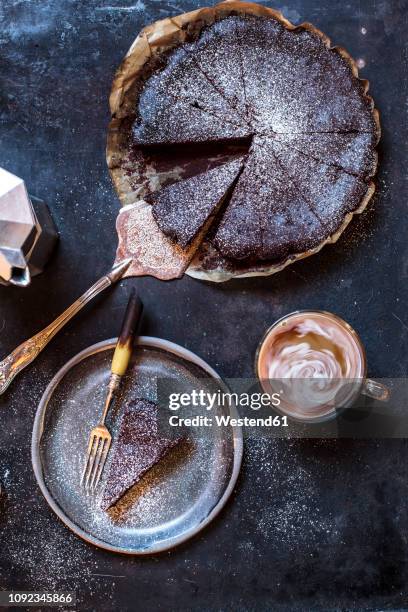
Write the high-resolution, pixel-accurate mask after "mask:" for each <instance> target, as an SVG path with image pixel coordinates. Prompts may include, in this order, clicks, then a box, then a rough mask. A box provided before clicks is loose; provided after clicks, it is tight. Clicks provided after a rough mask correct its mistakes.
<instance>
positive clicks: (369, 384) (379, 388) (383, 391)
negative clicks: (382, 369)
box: [361, 378, 390, 402]
mask: <svg viewBox="0 0 408 612" xmlns="http://www.w3.org/2000/svg"><path fill="white" fill-rule="evenodd" d="M361 393H363V394H364V395H367V396H368V397H372V398H373V399H375V400H379V401H380V402H387V401H388V400H389V398H390V390H389V389H388V388H387V387H386V386H385V385H383V384H381V383H379V382H377V381H376V380H372V379H371V378H366V379H365V381H364V383H363V387H362V389H361Z"/></svg>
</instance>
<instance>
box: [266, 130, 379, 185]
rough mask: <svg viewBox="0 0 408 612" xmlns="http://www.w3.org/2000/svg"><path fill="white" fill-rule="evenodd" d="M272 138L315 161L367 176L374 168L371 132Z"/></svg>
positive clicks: (373, 139) (371, 174) (370, 175)
mask: <svg viewBox="0 0 408 612" xmlns="http://www.w3.org/2000/svg"><path fill="white" fill-rule="evenodd" d="M274 138H275V140H278V141H279V142H281V143H282V144H284V145H286V146H288V147H289V148H292V149H295V150H296V151H299V152H300V153H304V154H305V155H307V156H308V157H312V158H313V159H315V160H316V161H320V162H323V163H326V164H329V165H333V166H338V167H339V168H341V169H342V170H344V172H347V173H349V174H355V175H356V176H359V177H360V178H362V179H365V180H367V179H370V178H371V177H372V176H373V175H374V174H375V170H376V167H377V153H376V151H375V145H376V136H375V134H374V133H368V132H366V133H357V132H351V133H345V134H337V133H332V134H324V133H320V134H275V135H274Z"/></svg>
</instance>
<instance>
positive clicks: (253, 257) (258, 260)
mask: <svg viewBox="0 0 408 612" xmlns="http://www.w3.org/2000/svg"><path fill="white" fill-rule="evenodd" d="M367 89H368V83H367V82H366V81H362V80H360V79H359V78H358V73H357V68H356V66H355V64H354V62H353V60H352V59H351V58H350V57H349V56H348V54H347V53H346V52H345V51H344V50H342V49H340V48H336V47H335V48H333V47H331V46H330V41H329V39H328V38H327V37H326V36H325V35H323V34H322V33H321V32H319V31H318V30H317V29H316V28H314V27H313V26H311V25H310V24H302V25H301V26H298V27H295V26H293V25H292V24H290V23H289V22H288V21H286V20H285V19H284V18H283V17H282V15H280V14H279V13H277V12H275V11H273V10H271V9H266V8H264V7H261V6H259V5H255V4H248V3H237V2H227V3H222V4H220V5H217V6H216V7H214V8H211V9H201V10H198V11H194V12H193V13H190V14H185V15H182V16H179V17H178V18H173V19H171V20H164V21H163V22H158V23H157V24H154V25H153V26H150V27H148V28H146V29H145V30H143V31H142V33H141V34H140V36H139V37H138V39H136V41H135V43H134V45H133V47H132V48H131V50H130V52H129V54H128V56H127V58H126V59H125V61H124V63H123V64H122V66H121V68H120V70H119V72H118V74H117V76H116V79H115V82H114V87H113V91H112V96H111V108H112V115H113V119H112V123H111V126H110V131H109V138H108V164H109V167H110V170H111V173H112V176H113V179H114V182H115V185H116V188H117V190H118V193H119V196H120V198H121V201H122V204H132V203H134V202H136V201H137V200H141V199H143V200H145V202H147V203H149V204H150V205H151V206H152V214H153V217H154V220H155V222H156V223H157V225H158V227H159V228H160V230H161V231H162V232H163V233H164V234H165V235H166V236H167V237H169V239H170V240H171V241H173V242H174V244H175V246H177V247H179V248H188V247H189V246H190V247H191V244H193V243H192V241H193V240H195V242H194V245H195V246H194V249H191V248H190V251H191V250H192V251H194V252H192V253H191V257H192V261H190V263H189V267H188V268H187V273H189V274H191V275H193V276H197V277H200V278H207V279H210V280H226V279H228V278H231V277H232V276H248V275H253V274H270V273H272V272H274V271H277V270H279V269H281V268H282V267H284V266H285V265H287V264H288V263H291V262H293V261H295V260H296V259H299V258H300V257H305V256H307V255H310V254H313V253H315V252H317V251H318V250H319V249H320V248H321V247H322V246H323V245H324V244H326V243H327V242H334V241H335V240H337V238H338V237H339V235H340V234H341V233H342V231H343V230H344V229H345V227H346V225H347V224H348V223H349V221H350V220H351V218H352V216H353V214H354V213H357V212H361V211H362V210H363V209H364V208H365V206H366V204H367V202H368V200H369V198H370V197H371V195H372V193H373V192H374V185H373V182H372V177H373V175H374V173H375V170H376V166H377V155H376V151H375V148H376V145H377V143H378V140H379V136H380V129H379V120H378V113H377V111H376V110H375V109H374V105H373V101H372V99H371V98H370V97H369V96H368V95H367ZM197 236H199V238H197Z"/></svg>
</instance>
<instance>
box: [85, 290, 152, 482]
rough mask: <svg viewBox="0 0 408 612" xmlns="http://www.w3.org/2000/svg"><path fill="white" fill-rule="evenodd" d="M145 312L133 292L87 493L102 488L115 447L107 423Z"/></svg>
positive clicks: (90, 461)
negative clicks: (100, 484)
mask: <svg viewBox="0 0 408 612" xmlns="http://www.w3.org/2000/svg"><path fill="white" fill-rule="evenodd" d="M142 310H143V304H142V302H141V300H140V299H139V298H138V297H137V296H136V294H135V291H134V289H132V291H131V293H130V296H129V301H128V304H127V308H126V312H125V316H124V318H123V323H122V329H121V332H120V335H119V338H118V341H117V344H116V347H115V352H114V354H113V358H112V364H111V376H110V379H109V384H108V391H107V394H106V399H105V405H104V407H103V411H102V415H101V418H100V421H99V423H98V424H97V425H96V426H95V427H94V428H93V429H92V431H91V433H90V436H89V443H88V451H87V456H86V461H85V467H84V470H83V472H82V477H81V485H84V487H85V489H86V490H87V491H89V492H94V491H95V490H96V488H97V486H98V483H99V481H100V478H101V475H102V472H103V468H104V466H105V463H106V459H107V456H108V452H109V449H110V446H111V443H112V436H111V433H110V431H109V430H108V428H107V427H106V425H105V419H106V416H107V414H108V410H109V408H110V406H111V404H112V401H113V398H114V396H115V393H116V391H117V389H118V387H119V384H120V381H121V379H122V376H123V375H124V374H125V372H126V370H127V367H128V365H129V361H130V357H131V355H132V348H133V342H134V337H135V334H136V329H137V326H138V323H139V321H140V317H141V314H142Z"/></svg>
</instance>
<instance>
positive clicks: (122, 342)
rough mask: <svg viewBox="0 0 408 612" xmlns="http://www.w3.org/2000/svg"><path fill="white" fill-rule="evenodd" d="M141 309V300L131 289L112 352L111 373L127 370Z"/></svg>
mask: <svg viewBox="0 0 408 612" xmlns="http://www.w3.org/2000/svg"><path fill="white" fill-rule="evenodd" d="M142 311H143V304H142V301H141V300H140V299H139V298H138V297H137V295H136V293H135V290H134V289H133V290H132V292H131V294H130V297H129V301H128V305H127V308H126V312H125V316H124V318H123V323H122V329H121V331H120V335H119V339H118V343H117V345H116V348H115V352H114V354H113V359H112V366H111V372H112V374H117V375H118V376H123V374H124V373H125V372H126V370H127V367H128V365H129V361H130V358H131V356H132V350H133V342H134V339H135V335H136V331H137V327H138V324H139V322H140V319H141V316H142Z"/></svg>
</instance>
